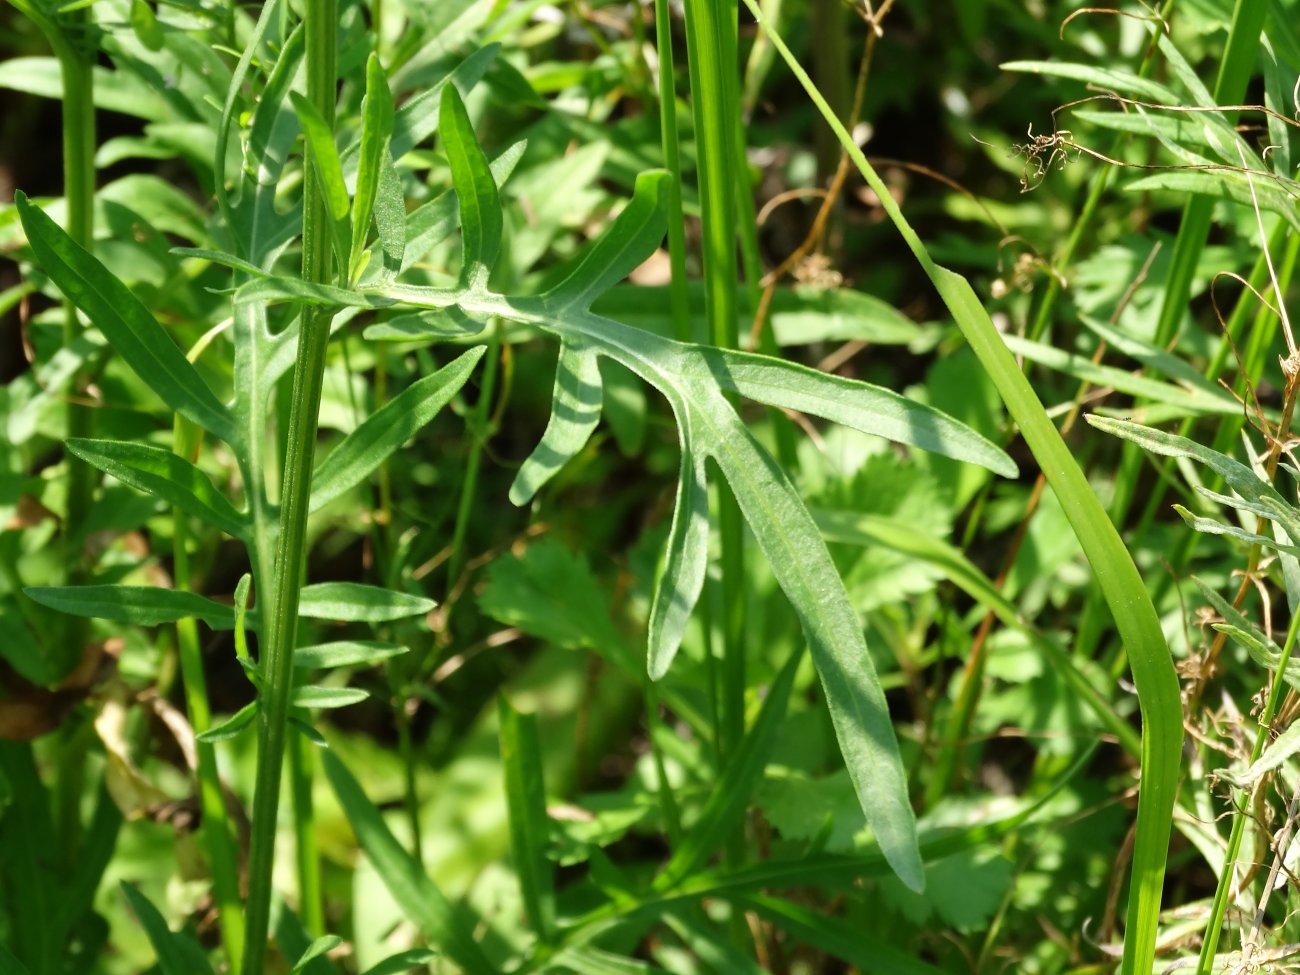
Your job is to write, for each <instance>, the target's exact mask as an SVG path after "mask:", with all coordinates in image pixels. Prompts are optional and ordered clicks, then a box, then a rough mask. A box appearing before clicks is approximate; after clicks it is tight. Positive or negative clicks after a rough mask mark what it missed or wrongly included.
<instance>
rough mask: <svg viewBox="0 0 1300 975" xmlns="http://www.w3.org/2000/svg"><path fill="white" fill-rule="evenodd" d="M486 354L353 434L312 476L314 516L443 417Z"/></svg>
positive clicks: (470, 356) (469, 357)
mask: <svg viewBox="0 0 1300 975" xmlns="http://www.w3.org/2000/svg"><path fill="white" fill-rule="evenodd" d="M486 348H487V347H486V346H481V345H480V346H477V347H476V348H473V349H470V350H469V351H468V352H466V353H464V354H463V355H461V356H460V357H459V358H457V359H455V360H454V361H453V362H451V363H450V364H449V365H446V366H443V367H442V368H441V369H439V370H438V371H437V372H435V373H434V374H433V375H432V376H425V377H424V378H423V379H419V380H417V381H416V382H414V383H412V384H411V385H410V386H408V387H407V388H406V389H404V390H402V392H400V393H399V394H398V395H396V396H394V397H393V398H392V399H391V400H389V401H388V402H387V403H385V404H384V405H383V406H381V407H380V408H379V409H377V410H376V411H375V412H374V413H372V414H371V415H370V416H369V417H367V418H366V419H365V421H364V422H362V423H361V424H360V425H359V426H358V427H357V428H356V429H355V430H353V431H352V432H351V433H350V434H348V435H347V437H345V438H344V440H343V442H342V443H340V444H339V445H338V446H337V447H335V448H334V449H333V450H332V451H330V453H329V456H327V457H326V458H325V460H324V462H322V463H321V465H320V466H319V467H318V468H316V471H315V473H314V474H313V475H312V497H311V510H312V511H317V510H319V509H320V508H322V507H324V506H325V505H327V504H328V503H329V502H331V501H333V500H334V499H335V498H337V497H339V495H341V494H343V493H344V492H346V491H348V490H350V489H351V488H353V487H355V486H356V485H357V484H359V483H361V481H363V480H364V479H365V478H366V477H368V476H369V475H370V474H371V473H373V472H374V471H376V470H378V469H379V466H380V465H381V464H383V462H384V461H385V460H387V459H388V458H389V457H390V456H391V455H392V454H393V453H394V452H395V451H396V450H397V449H398V448H399V447H401V446H402V444H404V443H406V442H407V441H408V440H410V439H411V437H413V436H414V435H415V434H416V433H417V432H418V431H419V430H420V429H421V428H422V427H424V425H425V424H427V423H428V422H429V421H430V420H432V419H433V418H434V417H435V416H437V415H438V412H439V411H440V410H441V409H442V408H443V407H444V406H446V405H447V404H448V403H449V402H450V401H451V399H452V397H453V396H455V395H456V393H458V392H459V391H460V388H461V387H462V386H464V385H465V382H466V381H467V380H468V379H469V376H470V373H471V372H473V371H474V366H475V365H477V364H478V361H479V359H481V358H483V353H484V352H485V351H486Z"/></svg>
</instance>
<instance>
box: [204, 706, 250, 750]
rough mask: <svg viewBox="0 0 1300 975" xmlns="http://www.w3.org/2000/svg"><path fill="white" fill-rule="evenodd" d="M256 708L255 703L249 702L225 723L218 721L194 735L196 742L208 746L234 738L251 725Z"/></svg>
mask: <svg viewBox="0 0 1300 975" xmlns="http://www.w3.org/2000/svg"><path fill="white" fill-rule="evenodd" d="M257 707H258V705H257V702H256V701H250V702H249V703H248V704H245V705H244V706H243V707H242V708H240V709H239V710H238V711H236V712H235V713H234V714H232V715H231V716H230V717H228V718H227V719H226V720H225V721H220V722H218V723H217V724H214V725H213V726H212V727H211V728H209V729H208V730H207V731H205V732H203V733H201V734H199V735H196V736H195V737H196V738H197V740H198V741H201V742H203V743H204V744H208V745H210V744H212V743H213V742H217V741H226V740H227V739H230V738H234V737H235V736H236V735H238V734H239V733H240V732H241V731H243V730H244V729H245V728H248V727H250V726H251V725H252V724H253V719H254V718H256V717H257Z"/></svg>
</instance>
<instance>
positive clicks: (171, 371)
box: [14, 191, 238, 443]
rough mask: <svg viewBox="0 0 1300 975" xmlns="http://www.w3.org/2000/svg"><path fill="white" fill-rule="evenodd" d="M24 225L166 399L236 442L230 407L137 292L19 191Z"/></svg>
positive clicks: (39, 254) (80, 303) (67, 290)
mask: <svg viewBox="0 0 1300 975" xmlns="http://www.w3.org/2000/svg"><path fill="white" fill-rule="evenodd" d="M14 203H15V206H16V207H17V208H18V214H19V217H20V218H21V219H22V223H23V229H24V230H25V231H26V232H27V239H28V241H29V242H30V244H31V247H32V251H33V252H34V253H35V255H36V259H37V261H39V262H40V265H41V267H42V269H43V270H44V271H45V273H46V274H48V275H49V276H50V279H51V280H52V281H54V283H55V284H56V285H58V286H59V289H60V290H61V291H62V292H63V293H64V294H65V295H67V296H68V299H69V300H70V301H71V302H72V303H73V304H74V305H76V306H77V307H78V308H79V309H81V311H83V312H84V313H85V314H86V315H87V317H89V318H90V320H91V321H92V322H93V323H94V324H95V326H96V327H97V328H98V329H99V330H100V331H101V332H103V333H104V336H105V337H106V338H107V339H108V341H109V343H110V344H111V345H112V346H113V348H114V349H115V350H116V351H117V353H118V355H120V356H121V357H122V359H123V361H125V362H126V364H127V365H129V366H130V367H131V368H132V369H133V370H134V371H135V373H136V375H138V376H139V377H140V379H141V380H143V382H144V383H145V384H146V385H147V386H149V387H150V388H151V389H153V391H154V392H155V393H157V394H158V396H159V397H160V398H161V399H162V401H163V402H164V403H166V404H167V405H168V406H170V407H171V408H172V409H173V410H175V411H176V412H177V413H180V414H181V415H182V416H184V417H185V418H186V419H188V420H191V421H193V422H194V423H196V424H198V425H199V426H200V427H202V428H203V429H205V430H207V431H208V432H209V433H211V434H213V435H214V436H216V437H220V438H221V439H222V440H224V441H225V442H226V443H237V442H238V437H237V435H236V430H235V425H234V422H233V421H232V419H231V416H230V412H229V411H228V410H227V409H226V408H225V407H224V406H222V405H221V403H220V402H218V401H217V398H216V396H214V395H213V394H212V390H210V389H209V388H208V386H207V384H206V383H205V382H204V381H203V378H202V377H201V376H200V375H199V374H198V372H197V371H196V370H195V368H194V366H192V365H191V364H190V362H189V361H188V360H187V359H186V358H185V356H184V354H183V353H182V352H181V350H180V349H179V348H177V346H176V343H175V342H173V341H172V339H171V336H169V335H168V334H167V333H166V332H165V331H164V330H163V328H162V326H161V325H159V324H158V321H157V319H155V318H154V317H153V315H152V314H151V313H150V311H149V310H148V309H147V308H146V307H145V306H144V303H143V302H141V301H140V299H139V298H137V297H136V296H135V294H134V293H133V292H132V291H131V289H130V288H128V287H127V286H126V285H124V284H123V283H122V282H121V281H119V280H118V279H117V278H116V277H114V276H113V275H112V274H110V273H109V271H108V270H107V269H106V268H105V267H104V265H102V264H100V263H99V261H98V260H96V259H95V257H94V256H93V255H91V254H89V253H87V252H86V251H85V250H83V249H82V248H81V247H80V246H78V245H77V243H76V242H75V241H73V239H72V238H71V237H69V236H68V235H67V234H66V233H65V232H64V231H63V229H62V228H60V227H59V225H58V224H56V223H55V222H54V221H53V220H51V219H50V218H49V217H47V216H46V215H45V214H44V213H42V212H41V210H40V209H39V208H37V207H36V206H33V205H32V204H31V203H30V202H29V201H28V199H27V196H26V195H25V194H24V193H22V192H21V191H19V192H18V193H16V194H15V197H14Z"/></svg>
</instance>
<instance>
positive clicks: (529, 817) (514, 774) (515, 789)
mask: <svg viewBox="0 0 1300 975" xmlns="http://www.w3.org/2000/svg"><path fill="white" fill-rule="evenodd" d="M497 717H498V719H499V724H500V729H501V731H500V735H501V767H502V770H503V771H504V774H505V789H506V814H507V818H508V819H509V822H510V848H511V852H512V855H513V860H514V867H515V873H516V874H517V875H518V876H519V888H520V892H521V893H522V894H523V899H524V907H525V908H526V909H527V911H528V919H529V921H531V922H532V926H533V930H534V931H536V932H537V937H538V939H539V940H540V941H541V943H542V944H552V943H553V942H554V940H555V876H554V873H553V871H552V867H551V862H550V860H549V859H548V858H547V855H546V851H547V847H548V846H549V841H550V820H549V818H548V817H547V815H546V784H545V782H544V781H543V777H542V747H541V742H540V739H539V737H538V731H537V718H536V716H535V715H531V714H520V713H519V712H518V711H516V710H515V709H514V707H512V706H511V704H510V702H509V701H508V700H507V699H506V698H505V697H504V696H501V697H498V698H497Z"/></svg>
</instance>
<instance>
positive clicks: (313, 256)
mask: <svg viewBox="0 0 1300 975" xmlns="http://www.w3.org/2000/svg"><path fill="white" fill-rule="evenodd" d="M303 22H304V32H305V35H306V55H305V63H306V66H307V100H308V101H309V102H311V104H312V106H313V107H314V108H315V109H316V110H317V112H319V113H320V115H321V117H322V118H324V119H325V121H326V123H328V124H330V125H332V124H333V120H334V103H335V98H336V92H335V87H336V72H337V65H336V57H337V55H336V33H337V31H338V4H337V2H336V0H306V2H305V3H304V5H303ZM302 229H303V235H302V276H303V279H304V280H306V281H311V282H317V283H321V282H327V281H329V280H330V279H331V277H332V268H331V248H330V236H329V213H328V211H327V210H326V206H325V200H324V198H323V195H322V193H321V189H320V186H319V184H318V181H317V180H314V179H310V178H309V179H306V180H304V182H303V228H302ZM330 317H331V316H330V313H329V312H328V311H320V310H316V309H309V310H306V311H304V312H303V315H302V319H301V322H300V325H299V335H298V354H297V359H296V361H295V363H294V370H293V388H292V393H291V405H290V409H289V432H288V446H287V448H286V450H285V458H284V477H283V479H282V482H281V483H282V496H281V509H280V532H279V537H278V539H277V542H276V558H275V569H274V572H275V577H274V587H275V591H274V593H273V595H272V599H271V602H270V605H269V606H267V605H266V604H265V603H263V605H262V612H263V622H262V625H263V638H264V641H265V653H264V654H262V659H261V666H262V673H263V678H264V681H265V686H264V688H263V691H262V700H261V708H260V710H259V713H258V749H257V777H256V784H255V787H254V788H255V791H254V794H253V824H252V840H251V847H250V852H249V864H248V875H249V876H248V907H247V922H248V927H247V931H246V935H245V940H244V973H245V975H262V973H263V972H264V971H265V967H266V948H267V945H266V939H267V930H268V927H269V923H270V911H271V895H272V890H271V876H272V868H273V866H274V861H275V835H276V819H277V816H278V814H279V807H280V775H281V768H282V767H283V765H284V759H285V745H286V738H287V735H288V721H289V702H290V697H291V694H292V691H293V650H294V637H295V634H296V631H297V628H298V599H299V595H300V593H301V590H302V586H303V580H304V577H305V560H306V549H307V513H308V506H309V502H310V499H311V473H312V466H313V461H314V458H315V450H316V431H317V423H318V420H319V414H320V397H321V386H322V383H323V378H324V373H325V351H326V347H327V345H328V343H329V324H330Z"/></svg>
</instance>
